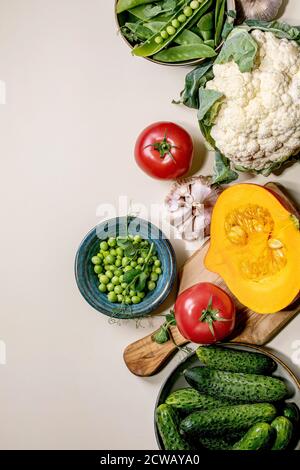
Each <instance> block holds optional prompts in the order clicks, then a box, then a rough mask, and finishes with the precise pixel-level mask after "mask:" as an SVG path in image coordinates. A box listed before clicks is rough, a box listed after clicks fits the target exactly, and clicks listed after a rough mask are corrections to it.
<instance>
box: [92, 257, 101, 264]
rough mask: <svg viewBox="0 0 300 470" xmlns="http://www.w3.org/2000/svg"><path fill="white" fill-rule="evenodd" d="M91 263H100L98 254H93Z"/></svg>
mask: <svg viewBox="0 0 300 470" xmlns="http://www.w3.org/2000/svg"><path fill="white" fill-rule="evenodd" d="M92 263H93V264H95V265H97V264H101V259H100V258H99V257H98V256H93V257H92Z"/></svg>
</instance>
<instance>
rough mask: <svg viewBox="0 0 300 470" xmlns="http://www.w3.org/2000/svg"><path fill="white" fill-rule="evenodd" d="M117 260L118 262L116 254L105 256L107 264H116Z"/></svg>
mask: <svg viewBox="0 0 300 470" xmlns="http://www.w3.org/2000/svg"><path fill="white" fill-rule="evenodd" d="M115 262H116V258H115V256H112V255H108V256H106V257H105V263H107V264H115Z"/></svg>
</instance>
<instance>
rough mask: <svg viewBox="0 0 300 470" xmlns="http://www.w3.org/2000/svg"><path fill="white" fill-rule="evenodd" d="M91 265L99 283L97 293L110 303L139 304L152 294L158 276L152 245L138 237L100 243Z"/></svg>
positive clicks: (159, 272) (110, 239) (159, 265)
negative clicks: (148, 294) (104, 295)
mask: <svg viewBox="0 0 300 470" xmlns="http://www.w3.org/2000/svg"><path fill="white" fill-rule="evenodd" d="M91 263H92V264H93V265H94V272H95V275H96V276H98V279H99V287H98V288H99V291H100V292H101V293H105V294H106V295H107V299H108V300H109V302H111V303H119V304H125V305H131V304H139V303H140V302H141V301H142V300H143V298H144V297H145V296H146V294H147V293H148V292H152V291H154V290H155V288H156V285H157V281H158V280H159V277H160V276H161V274H162V267H161V261H160V260H159V258H158V256H157V253H156V249H155V245H154V243H153V242H152V243H151V242H149V241H147V240H144V239H143V238H142V237H141V236H140V235H134V236H133V235H128V236H127V237H126V238H119V237H116V238H115V237H110V238H108V239H106V240H102V241H101V242H100V244H99V252H98V254H97V255H95V256H93V257H92V258H91Z"/></svg>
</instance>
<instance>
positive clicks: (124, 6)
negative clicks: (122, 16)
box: [117, 0, 153, 14]
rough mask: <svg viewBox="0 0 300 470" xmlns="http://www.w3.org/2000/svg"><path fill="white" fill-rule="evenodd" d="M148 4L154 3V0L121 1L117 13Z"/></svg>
mask: <svg viewBox="0 0 300 470" xmlns="http://www.w3.org/2000/svg"><path fill="white" fill-rule="evenodd" d="M146 3H153V0H119V1H118V3H117V13H118V14H119V13H122V12H123V11H126V10H131V8H135V7H138V6H140V5H145V4H146Z"/></svg>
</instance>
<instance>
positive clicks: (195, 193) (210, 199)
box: [165, 176, 221, 241]
mask: <svg viewBox="0 0 300 470" xmlns="http://www.w3.org/2000/svg"><path fill="white" fill-rule="evenodd" d="M220 192H221V189H219V188H218V189H216V188H212V187H211V177H209V176H195V177H193V178H188V179H183V180H180V181H177V182H176V183H174V184H173V186H172V188H171V190H170V193H169V194H168V195H167V197H166V201H165V202H166V207H167V210H168V216H169V222H170V224H171V225H173V226H174V227H175V228H176V229H177V231H178V232H179V234H180V236H181V238H183V239H184V240H187V241H193V240H198V239H202V240H203V239H204V238H205V237H207V236H209V234H210V221H211V214H212V210H213V207H214V205H215V202H216V200H217V198H218V196H219V194H220Z"/></svg>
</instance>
